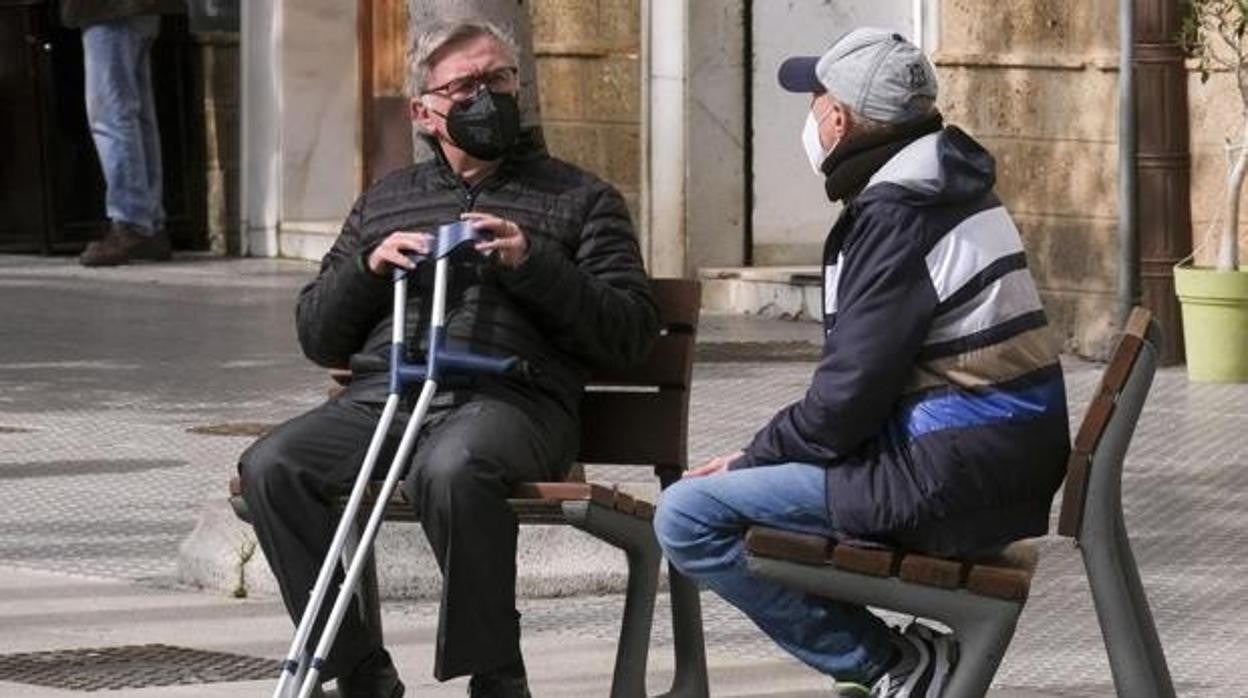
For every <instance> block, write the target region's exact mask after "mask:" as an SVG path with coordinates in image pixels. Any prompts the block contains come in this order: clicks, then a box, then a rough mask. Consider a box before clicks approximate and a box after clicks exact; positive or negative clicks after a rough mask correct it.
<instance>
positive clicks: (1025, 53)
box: [934, 0, 1248, 356]
mask: <svg viewBox="0 0 1248 698" xmlns="http://www.w3.org/2000/svg"><path fill="white" fill-rule="evenodd" d="M1117 22H1118V3H1117V2H1116V0H1091V1H1090V0H944V2H942V3H941V6H940V21H939V26H940V30H939V42H938V50H937V52H936V55H935V56H934V58H935V63H936V66H937V72H938V73H939V77H940V80H941V93H942V96H941V105H940V106H941V108H942V110H943V111H944V113H945V115H946V117H947V118H948V120H949V121H951V122H953V123H956V124H958V125H960V126H962V127H963V128H964V129H965V130H967V131H968V132H970V133H971V134H972V135H974V136H975V137H976V138H978V139H979V140H980V141H981V142H983V143H984V145H985V146H987V147H988V148H989V149H990V150H991V151H993V153H994V155H996V158H997V166H998V180H997V190H998V193H999V194H1000V195H1001V198H1002V200H1003V201H1004V202H1005V204H1006V206H1007V207H1009V209H1010V211H1011V212H1012V213H1013V214H1014V217H1015V219H1016V221H1017V222H1018V225H1019V228H1020V230H1021V232H1022V234H1023V240H1024V243H1025V245H1026V248H1027V254H1028V263H1029V264H1030V266H1031V268H1032V270H1033V272H1034V273H1035V276H1036V280H1037V282H1038V284H1039V286H1040V291H1041V295H1042V297H1043V299H1044V303H1045V307H1046V309H1047V310H1048V312H1049V316H1050V319H1051V320H1052V321H1053V324H1054V325H1055V328H1056V329H1057V331H1058V332H1059V333H1060V334H1061V337H1062V339H1063V340H1064V344H1065V348H1066V350H1068V351H1072V352H1074V353H1076V354H1082V355H1089V356H1103V355H1104V354H1105V352H1106V351H1107V350H1108V349H1109V347H1110V344H1111V342H1112V340H1113V339H1114V333H1115V327H1114V322H1113V321H1114V310H1115V300H1116V295H1115V294H1116V289H1117V278H1116V274H1117V268H1118V258H1117V255H1118V242H1117V226H1118V206H1117V186H1118V176H1117V157H1118V139H1117V99H1118V69H1117V62H1118V31H1117ZM1189 95H1190V104H1191V109H1190V115H1191V127H1192V139H1191V147H1192V156H1193V157H1192V199H1191V200H1192V218H1193V235H1194V238H1195V239H1194V242H1195V244H1196V245H1198V246H1199V245H1200V244H1201V237H1202V236H1203V234H1204V233H1205V231H1206V230H1207V229H1208V228H1209V224H1210V221H1211V219H1212V218H1213V216H1214V213H1213V211H1214V210H1215V207H1216V206H1217V205H1219V203H1220V202H1221V201H1222V192H1223V191H1224V188H1223V187H1224V185H1223V184H1222V183H1221V171H1222V163H1224V162H1225V158H1224V155H1223V154H1222V149H1221V144H1222V141H1223V138H1224V137H1226V136H1227V135H1230V134H1229V131H1230V129H1231V128H1233V125H1234V124H1236V123H1238V121H1237V119H1238V95H1237V93H1236V92H1235V90H1234V84H1233V81H1232V80H1231V78H1230V76H1229V75H1227V74H1225V73H1223V74H1217V75H1214V76H1213V78H1212V79H1211V80H1210V81H1209V83H1208V84H1206V85H1201V84H1200V81H1199V76H1198V75H1197V74H1196V73H1194V72H1193V73H1192V77H1191V80H1190V81H1189ZM1244 216H1245V219H1246V220H1248V211H1245V212H1244ZM1243 237H1244V236H1243V234H1242V233H1241V239H1243ZM1210 247H1212V245H1210ZM1198 257H1199V258H1202V259H1204V258H1208V257H1209V251H1208V250H1206V251H1202V252H1201V253H1200V254H1199V255H1198Z"/></svg>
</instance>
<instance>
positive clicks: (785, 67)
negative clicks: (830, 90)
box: [777, 56, 827, 92]
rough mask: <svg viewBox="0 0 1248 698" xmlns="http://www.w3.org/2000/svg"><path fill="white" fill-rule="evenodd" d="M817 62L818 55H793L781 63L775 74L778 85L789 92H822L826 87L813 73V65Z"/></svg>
mask: <svg viewBox="0 0 1248 698" xmlns="http://www.w3.org/2000/svg"><path fill="white" fill-rule="evenodd" d="M818 63H819V57H818V56H794V57H793V58H790V59H788V60H786V61H785V62H784V63H781V64H780V72H779V74H778V75H777V77H778V78H779V80H780V87H783V88H784V89H786V90H788V91H789V92H823V91H824V90H825V89H827V88H825V87H824V86H823V83H821V82H819V77H818V76H817V75H815V66H816V65H818Z"/></svg>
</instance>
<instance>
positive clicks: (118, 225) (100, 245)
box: [78, 221, 172, 267]
mask: <svg viewBox="0 0 1248 698" xmlns="http://www.w3.org/2000/svg"><path fill="white" fill-rule="evenodd" d="M141 231H142V228H139V227H138V226H136V225H131V224H130V223H125V222H123V221H113V222H112V224H110V225H109V226H108V233H107V234H106V235H105V236H104V237H103V238H102V239H100V240H96V241H94V242H92V243H91V244H89V245H87V249H85V250H83V251H82V255H80V256H79V257H78V263H79V264H81V265H82V266H84V267H115V266H118V265H121V264H127V263H129V262H130V260H132V259H148V260H153V261H164V260H166V259H169V257H170V256H172V253H171V250H170V245H169V236H168V235H167V234H166V233H165V231H163V230H157V231H156V232H154V233H151V234H147V235H145V234H143V233H142V232H141Z"/></svg>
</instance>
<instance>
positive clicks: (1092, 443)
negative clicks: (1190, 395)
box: [1057, 307, 1153, 538]
mask: <svg viewBox="0 0 1248 698" xmlns="http://www.w3.org/2000/svg"><path fill="white" fill-rule="evenodd" d="M1152 317H1153V316H1152V313H1151V312H1149V311H1148V310H1147V309H1145V308H1139V307H1137V308H1135V309H1134V310H1132V311H1131V315H1130V317H1128V318H1127V323H1126V326H1125V327H1124V329H1123V336H1122V339H1121V340H1119V342H1118V346H1117V347H1116V348H1115V349H1114V353H1113V356H1112V357H1111V358H1110V361H1109V366H1107V367H1106V368H1105V372H1104V374H1102V376H1101V382H1100V384H1099V385H1098V386H1097V391H1096V394H1095V396H1094V397H1093V398H1092V401H1091V403H1090V404H1089V405H1088V409H1087V412H1085V413H1084V416H1083V421H1082V422H1081V423H1080V426H1079V432H1078V434H1077V435H1076V436H1075V443H1074V447H1073V449H1072V452H1071V454H1070V459H1069V460H1068V461H1067V462H1066V485H1065V488H1064V489H1063V491H1062V511H1061V514H1060V516H1059V517H1058V524H1057V532H1058V533H1059V534H1060V535H1063V536H1068V537H1071V538H1078V537H1079V529H1080V528H1081V527H1082V525H1083V508H1084V506H1085V505H1086V503H1087V501H1086V500H1087V482H1088V475H1089V472H1090V468H1091V467H1092V454H1094V453H1096V448H1097V446H1098V445H1099V444H1100V442H1101V436H1102V435H1103V434H1104V433H1105V427H1106V426H1108V425H1109V420H1110V418H1111V417H1112V416H1113V414H1114V405H1115V403H1116V402H1117V400H1118V395H1119V394H1120V393H1121V392H1122V389H1123V387H1124V386H1125V385H1126V382H1127V377H1128V376H1129V375H1130V374H1131V369H1132V368H1133V367H1134V366H1135V361H1136V359H1137V358H1138V357H1139V355H1140V350H1141V349H1142V348H1143V346H1144V338H1145V335H1146V334H1147V333H1148V328H1149V325H1150V324H1151V322H1152Z"/></svg>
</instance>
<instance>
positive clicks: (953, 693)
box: [749, 556, 1023, 698]
mask: <svg viewBox="0 0 1248 698" xmlns="http://www.w3.org/2000/svg"><path fill="white" fill-rule="evenodd" d="M749 565H750V570H752V571H753V572H754V573H756V574H758V575H759V576H762V577H766V578H768V579H773V580H775V581H778V582H780V583H781V584H785V585H787V586H790V587H793V588H795V589H800V590H802V591H805V592H807V593H810V594H816V595H818V596H824V597H826V598H830V599H836V600H838V601H846V602H848V603H856V604H861V605H863V606H877V607H880V608H887V609H890V610H893V611H897V612H900V613H905V614H909V615H913V616H917V617H920V618H930V619H932V620H937V621H940V622H941V623H944V624H945V625H947V626H949V627H950V628H951V629H952V630H953V635H954V639H955V640H957V643H958V662H957V664H955V665H954V669H953V672H952V673H951V674H950V676H949V680H948V683H947V684H946V686H945V693H944V695H946V696H949V698H979V697H980V696H983V695H984V694H985V693H987V691H988V687H989V685H991V684H992V677H993V676H994V675H995V674H996V672H997V667H998V666H1000V664H1001V659H1002V658H1003V657H1004V656H1005V650H1006V647H1008V646H1009V644H1010V639H1011V638H1012V637H1013V636H1014V628H1015V627H1016V626H1017V625H1018V616H1019V614H1020V613H1021V612H1022V610H1023V604H1022V602H1018V601H1004V600H1001V599H993V598H988V597H984V596H975V595H973V594H971V593H969V592H967V591H965V590H961V589H938V588H935V587H928V586H922V585H918V584H911V583H907V582H903V581H902V580H900V579H898V578H896V577H872V576H869V575H865V574H857V573H854V572H847V571H845V570H840V569H837V568H835V567H826V566H815V565H803V564H800V563H796V562H788V561H784V560H773V559H770V558H762V557H756V556H750V557H749Z"/></svg>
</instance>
